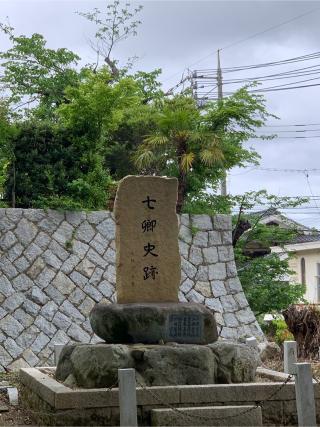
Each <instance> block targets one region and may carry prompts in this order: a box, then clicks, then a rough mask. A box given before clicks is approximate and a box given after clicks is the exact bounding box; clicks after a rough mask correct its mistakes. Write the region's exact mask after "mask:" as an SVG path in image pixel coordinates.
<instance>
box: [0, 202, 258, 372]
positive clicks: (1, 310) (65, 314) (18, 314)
mask: <svg viewBox="0 0 320 427" xmlns="http://www.w3.org/2000/svg"><path fill="white" fill-rule="evenodd" d="M114 238H115V223H114V219H113V216H112V214H111V213H110V212H107V211H97V212H58V211H53V210H47V211H45V210H33V209H28V210H23V209H0V372H1V371H4V370H5V369H7V368H8V369H16V368H19V367H26V366H36V365H52V364H53V350H54V345H55V344H67V343H69V342H87V343H88V342H92V343H94V342H97V341H98V340H99V339H98V338H97V337H96V336H95V335H94V334H93V332H92V330H91V327H90V323H89V321H88V316H89V313H90V311H91V309H92V307H93V306H94V305H95V303H96V302H100V301H105V302H107V303H112V302H115V301H116V292H115V281H116V275H115V242H114ZM179 245H180V253H181V257H182V281H181V287H180V300H181V301H195V302H199V303H202V304H205V305H206V306H207V307H209V308H211V309H213V310H214V311H215V312H216V318H217V322H218V325H219V328H220V335H221V336H222V337H224V338H234V339H237V338H239V337H241V336H248V335H250V336H251V335H254V336H257V337H258V338H259V339H263V334H262V332H261V330H260V328H259V326H258V324H257V322H256V319H255V317H254V315H253V313H252V311H251V310H250V308H249V307H248V303H247V300H246V298H245V296H244V294H243V292H242V288H241V284H240V282H239V279H238V277H237V271H236V267H235V263H234V257H233V249H232V245H231V219H230V217H229V216H226V215H216V216H214V217H212V218H211V217H209V216H207V215H196V216H192V217H189V216H188V215H182V216H181V223H180V241H179Z"/></svg>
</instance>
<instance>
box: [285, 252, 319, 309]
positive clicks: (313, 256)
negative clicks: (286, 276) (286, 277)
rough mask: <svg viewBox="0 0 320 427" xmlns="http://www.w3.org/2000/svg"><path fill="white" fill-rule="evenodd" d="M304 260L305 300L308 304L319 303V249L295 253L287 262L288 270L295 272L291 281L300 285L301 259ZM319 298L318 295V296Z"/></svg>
mask: <svg viewBox="0 0 320 427" xmlns="http://www.w3.org/2000/svg"><path fill="white" fill-rule="evenodd" d="M302 258H304V259H305V270H306V293H305V299H306V300H307V301H308V302H310V303H319V302H320V299H319V297H318V277H317V276H318V269H317V264H320V248H319V249H313V250H306V251H297V252H296V253H295V255H294V258H292V259H290V260H289V265H290V268H291V269H292V270H293V271H294V272H295V274H294V275H293V277H292V280H293V281H294V282H297V283H302V273H301V259H302ZM319 296H320V294H319Z"/></svg>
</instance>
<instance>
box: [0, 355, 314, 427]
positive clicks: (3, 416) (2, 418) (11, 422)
mask: <svg viewBox="0 0 320 427" xmlns="http://www.w3.org/2000/svg"><path fill="white" fill-rule="evenodd" d="M305 361H306V360H305ZM300 362H303V360H300ZM306 362H307V361H306ZM308 362H310V361H308ZM311 364H312V370H313V374H314V377H315V378H318V379H319V381H320V361H319V360H318V361H317V360H314V361H311ZM263 365H264V367H267V368H269V369H273V370H275V371H279V372H283V361H282V360H281V358H277V359H272V360H268V361H266V362H265V363H264V364H263ZM2 381H6V382H8V383H9V385H11V386H14V387H17V388H18V391H19V376H18V374H17V373H5V374H1V373H0V383H1V382H2ZM257 381H258V382H259V381H260V380H259V379H257ZM263 381H265V379H264V380H263ZM2 406H6V407H8V411H6V412H1V409H0V426H1V427H2V426H38V424H37V423H35V422H34V420H33V418H32V412H31V411H29V410H27V409H25V408H23V405H22V402H19V405H18V406H10V404H9V401H8V398H7V393H6V392H1V391H0V408H1V407H2Z"/></svg>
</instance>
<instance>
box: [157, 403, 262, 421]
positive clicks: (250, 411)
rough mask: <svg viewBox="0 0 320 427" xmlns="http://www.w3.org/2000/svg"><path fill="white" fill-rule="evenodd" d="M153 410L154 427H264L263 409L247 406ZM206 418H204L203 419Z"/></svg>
mask: <svg viewBox="0 0 320 427" xmlns="http://www.w3.org/2000/svg"><path fill="white" fill-rule="evenodd" d="M177 409H178V411H179V412H176V411H174V410H173V409H167V408H166V409H152V410H151V425H152V426H262V413H261V408H260V407H256V406H253V405H246V406H194V407H183V408H177ZM201 417H204V418H201Z"/></svg>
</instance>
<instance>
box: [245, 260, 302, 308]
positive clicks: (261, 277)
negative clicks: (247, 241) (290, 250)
mask: <svg viewBox="0 0 320 427" xmlns="http://www.w3.org/2000/svg"><path fill="white" fill-rule="evenodd" d="M238 274H239V278H240V281H241V284H242V288H243V290H244V292H245V294H246V297H247V299H248V302H249V305H250V307H251V308H252V310H253V311H254V313H255V314H256V316H258V315H260V314H264V313H270V312H280V311H282V310H284V309H286V308H287V307H288V306H289V305H290V304H294V303H298V302H301V301H302V300H303V295H304V293H305V286H303V285H301V284H292V283H289V277H288V275H290V274H293V271H291V270H290V269H289V266H288V261H287V260H281V259H280V258H279V257H278V255H277V254H271V255H268V256H265V257H259V258H255V259H252V260H250V262H249V264H247V266H246V267H243V268H239V269H238Z"/></svg>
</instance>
